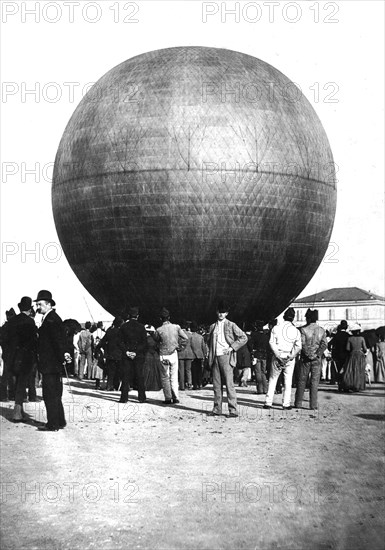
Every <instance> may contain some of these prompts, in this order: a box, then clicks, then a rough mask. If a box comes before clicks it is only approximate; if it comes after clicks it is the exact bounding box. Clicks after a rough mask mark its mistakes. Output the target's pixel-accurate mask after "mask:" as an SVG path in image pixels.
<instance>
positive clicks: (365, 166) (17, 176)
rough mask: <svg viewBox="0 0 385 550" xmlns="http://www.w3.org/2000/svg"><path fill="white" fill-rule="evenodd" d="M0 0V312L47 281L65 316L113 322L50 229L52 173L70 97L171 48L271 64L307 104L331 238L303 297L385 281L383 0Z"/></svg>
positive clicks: (380, 287)
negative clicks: (326, 179) (331, 206)
mask: <svg viewBox="0 0 385 550" xmlns="http://www.w3.org/2000/svg"><path fill="white" fill-rule="evenodd" d="M0 6H1V66H2V72H1V81H2V84H1V85H2V94H1V104H0V105H1V120H2V124H1V149H0V152H1V226H0V228H1V283H0V284H1V288H0V290H1V297H0V318H1V322H3V321H4V320H5V310H6V309H9V308H10V307H14V308H15V309H16V310H17V303H18V302H19V301H20V298H21V297H22V296H24V295H29V296H31V297H32V298H33V299H34V298H35V297H36V296H37V293H38V291H39V290H40V289H49V290H50V291H51V292H52V294H53V297H54V299H55V300H56V302H57V311H58V313H59V314H60V315H61V317H62V318H63V319H64V318H68V317H72V318H77V319H78V320H79V321H81V322H83V321H85V320H88V319H90V320H95V321H97V320H105V321H109V320H111V319H112V317H111V315H110V314H109V313H107V312H106V311H105V310H104V309H103V308H102V307H101V306H100V305H99V304H98V303H97V302H96V301H95V300H94V299H93V298H92V296H91V295H90V294H89V293H88V292H87V290H86V289H85V288H84V287H83V286H82V284H81V283H80V282H79V281H78V279H77V277H76V275H75V274H74V273H73V272H72V270H71V268H70V266H69V264H68V262H67V260H66V258H65V256H64V254H63V252H62V250H61V247H60V243H59V240H58V236H57V233H56V229H55V224H54V221H53V216H52V207H51V176H52V167H53V163H54V159H55V154H56V151H57V148H58V145H59V141H60V139H61V136H62V134H63V132H64V129H65V127H66V124H67V122H68V121H69V119H70V117H71V115H72V114H73V111H74V110H75V108H76V106H77V105H78V103H79V102H80V100H81V99H82V97H83V96H84V94H85V93H86V92H87V91H88V89H89V88H90V86H91V84H92V83H94V82H96V81H97V80H98V79H99V78H100V77H101V76H103V75H104V74H105V73H106V72H107V71H108V70H110V69H111V68H113V67H114V66H116V65H118V64H119V63H121V62H123V61H125V60H126V59H129V58H131V57H133V56H135V55H139V54H141V53H145V52H148V51H151V50H156V49H161V48H168V47H175V46H207V47H218V48H226V49H231V50H236V51H239V52H243V53H246V54H249V55H252V56H254V57H257V58H260V59H262V60H263V61H265V62H267V63H270V64H271V65H273V66H274V67H276V68H277V69H278V70H280V71H281V72H283V73H284V74H285V75H286V76H287V77H288V78H290V79H291V80H292V81H293V82H295V83H296V84H297V85H298V86H299V87H300V89H301V90H302V92H303V93H304V94H305V96H306V97H307V99H308V100H309V101H310V103H311V104H312V105H313V107H314V109H315V110H316V112H317V114H318V116H319V118H320V120H321V122H322V124H323V126H324V128H325V131H326V133H327V136H328V138H329V142H330V145H331V148H332V152H333V156H334V160H335V163H336V164H337V166H338V172H337V178H338V183H337V190H338V195H337V212H336V218H335V224H334V228H333V233H332V236H331V240H330V245H329V248H328V250H327V252H326V255H325V257H324V259H323V261H322V262H321V264H320V266H319V268H318V271H317V273H316V274H315V275H314V277H313V279H312V280H311V281H310V282H309V284H308V285H307V286H306V288H304V289H303V291H302V292H301V294H300V296H306V295H309V294H313V293H315V292H318V291H321V290H325V289H328V288H333V287H340V286H357V287H360V288H363V289H365V290H370V291H372V292H374V293H377V294H380V295H382V296H384V295H385V289H384V249H385V247H384V3H383V2H382V1H381V0H379V1H359V0H358V1H350V0H344V1H340V2H313V1H305V0H304V1H299V2H285V1H282V2H280V3H278V2H263V1H262V2H243V1H240V2H232V1H227V2H226V3H225V2H200V1H198V0H192V1H185V0H182V1H171V2H167V1H162V0H156V1H151V0H149V1H143V0H138V1H136V2H125V1H124V0H122V1H120V2H117V1H111V2H110V1H109V0H103V1H99V2H88V1H82V0H79V1H72V0H71V1H68V2H66V1H63V2H60V1H57V2H55V1H52V2H37V1H36V2H35V1H32V0H28V1H10V2H8V1H3V2H1V4H0Z"/></svg>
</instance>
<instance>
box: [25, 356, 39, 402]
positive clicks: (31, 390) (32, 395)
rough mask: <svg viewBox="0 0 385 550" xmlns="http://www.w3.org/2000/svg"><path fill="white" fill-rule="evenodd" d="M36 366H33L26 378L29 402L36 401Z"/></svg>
mask: <svg viewBox="0 0 385 550" xmlns="http://www.w3.org/2000/svg"><path fill="white" fill-rule="evenodd" d="M36 368H37V366H36V364H35V365H34V366H33V368H32V371H31V373H30V374H29V376H28V381H27V388H28V399H29V400H30V401H36Z"/></svg>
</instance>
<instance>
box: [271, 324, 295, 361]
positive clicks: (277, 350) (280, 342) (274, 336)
mask: <svg viewBox="0 0 385 550" xmlns="http://www.w3.org/2000/svg"><path fill="white" fill-rule="evenodd" d="M269 343H270V347H271V349H272V350H273V353H274V355H275V356H276V357H280V358H281V359H286V358H287V357H288V356H289V355H293V356H295V355H297V353H298V352H299V351H300V349H301V347H302V342H301V333H300V332H299V330H298V329H297V328H296V327H295V326H294V325H293V323H291V322H290V321H283V323H280V324H279V325H276V326H275V327H273V330H272V331H271V335H270V341H269Z"/></svg>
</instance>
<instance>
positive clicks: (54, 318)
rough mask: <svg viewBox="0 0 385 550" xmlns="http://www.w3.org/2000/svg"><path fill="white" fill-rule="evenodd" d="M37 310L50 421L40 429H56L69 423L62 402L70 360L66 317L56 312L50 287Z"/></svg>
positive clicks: (42, 293)
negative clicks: (62, 318)
mask: <svg viewBox="0 0 385 550" xmlns="http://www.w3.org/2000/svg"><path fill="white" fill-rule="evenodd" d="M35 302H36V311H37V313H40V314H41V315H43V319H42V323H41V325H40V328H39V339H38V369H39V371H40V372H41V374H42V376H43V399H44V404H45V408H46V410H47V424H46V425H45V426H43V427H41V428H39V430H41V431H50V432H57V431H58V430H59V429H62V428H64V427H65V426H66V421H65V416H64V409H63V403H62V400H61V398H62V395H63V380H62V373H63V364H64V363H65V362H70V361H71V355H70V354H69V353H68V350H67V343H66V335H65V330H64V325H63V321H62V320H61V318H60V317H59V315H58V314H57V313H56V311H55V309H53V308H54V306H55V301H54V300H53V299H52V294H51V292H49V291H48V290H40V291H39V293H38V295H37V298H36V300H35Z"/></svg>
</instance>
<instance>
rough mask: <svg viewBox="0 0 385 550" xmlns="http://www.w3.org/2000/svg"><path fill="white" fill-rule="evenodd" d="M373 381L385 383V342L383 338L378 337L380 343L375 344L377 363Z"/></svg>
mask: <svg viewBox="0 0 385 550" xmlns="http://www.w3.org/2000/svg"><path fill="white" fill-rule="evenodd" d="M374 380H375V382H381V383H382V384H383V383H384V382H385V342H384V337H383V336H380V341H379V342H378V343H377V363H376V367H375V372H374Z"/></svg>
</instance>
